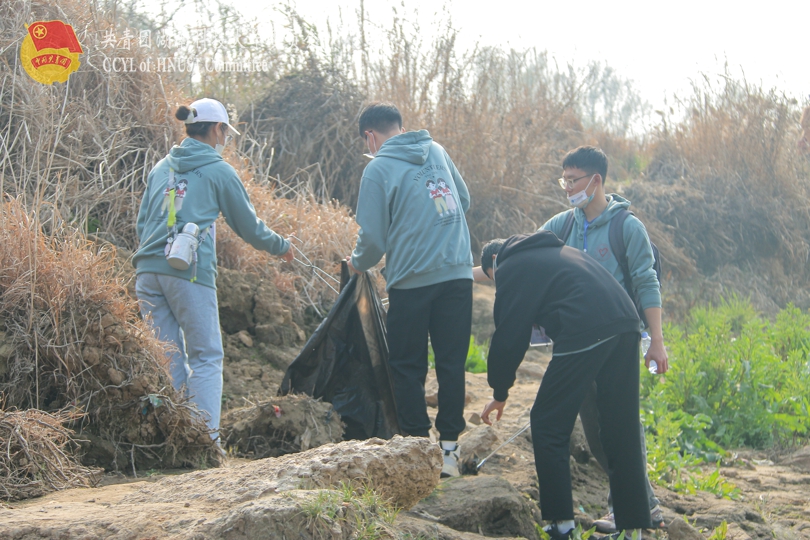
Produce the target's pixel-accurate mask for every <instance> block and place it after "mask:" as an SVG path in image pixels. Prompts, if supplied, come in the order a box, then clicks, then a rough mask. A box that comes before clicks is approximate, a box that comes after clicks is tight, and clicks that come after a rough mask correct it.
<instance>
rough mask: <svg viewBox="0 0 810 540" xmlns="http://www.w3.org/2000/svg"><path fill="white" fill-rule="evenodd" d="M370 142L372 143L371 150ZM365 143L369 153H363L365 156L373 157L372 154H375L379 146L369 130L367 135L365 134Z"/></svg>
mask: <svg viewBox="0 0 810 540" xmlns="http://www.w3.org/2000/svg"><path fill="white" fill-rule="evenodd" d="M369 137H371V139H369ZM372 142H373V144H374V150H373V151H372V150H371V146H372V144H371V143H372ZM366 145H367V146H368V151H369V153H367V154H363V155H364V156H366V157H367V158H370V159H373V158H374V156H376V155H377V152H379V150H380V149H379V148H377V139H375V138H374V133H372V132H369V133H368V135H366Z"/></svg>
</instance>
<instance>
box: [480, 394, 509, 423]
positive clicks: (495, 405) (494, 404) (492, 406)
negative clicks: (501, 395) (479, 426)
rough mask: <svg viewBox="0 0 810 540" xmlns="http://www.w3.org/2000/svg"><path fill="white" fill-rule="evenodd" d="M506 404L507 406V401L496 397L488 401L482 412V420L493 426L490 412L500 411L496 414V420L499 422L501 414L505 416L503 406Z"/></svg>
mask: <svg viewBox="0 0 810 540" xmlns="http://www.w3.org/2000/svg"><path fill="white" fill-rule="evenodd" d="M505 406H506V402H505V401H498V400H496V399H493V400H492V401H490V402H489V403H487V406H486V407H484V411H483V412H482V413H481V420H483V421H484V423H485V424H486V425H488V426H491V425H492V421H491V420H490V419H489V413H491V412H493V411H498V414H497V415H496V416H495V421H496V422H497V421H498V420H500V419H501V416H503V408H504V407H505Z"/></svg>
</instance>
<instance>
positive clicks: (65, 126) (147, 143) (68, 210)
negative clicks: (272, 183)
mask: <svg viewBox="0 0 810 540" xmlns="http://www.w3.org/2000/svg"><path fill="white" fill-rule="evenodd" d="M43 19H44V20H49V19H58V20H68V21H70V23H71V24H72V25H73V27H74V29H75V30H76V33H77V36H78V38H79V41H80V42H81V44H82V47H83V49H84V53H83V54H82V56H81V63H82V65H81V67H80V68H79V70H78V71H77V72H76V73H73V74H72V75H71V76H70V79H69V80H68V82H67V83H66V84H54V85H43V84H39V83H37V82H35V81H33V80H31V78H30V77H29V76H28V75H27V74H26V73H25V72H23V70H22V67H21V66H20V54H19V52H20V51H19V47H20V43H21V41H22V37H23V35H24V34H25V24H30V23H31V22H33V21H36V20H43ZM0 20H1V21H2V25H0V148H2V151H0V193H8V194H10V195H12V196H14V197H20V199H21V200H22V201H24V202H25V204H26V205H27V206H28V207H29V208H38V209H39V213H40V215H39V219H40V220H41V222H42V223H43V226H46V227H54V228H58V227H59V226H60V223H56V222H54V221H55V220H61V221H65V222H68V223H70V224H72V225H73V226H75V227H77V228H79V229H82V230H84V231H87V232H95V231H99V234H100V235H102V236H103V237H104V238H105V239H106V240H108V241H112V242H113V243H115V244H117V245H120V246H124V247H127V248H128V249H130V250H131V249H134V248H135V247H136V245H137V238H136V235H135V218H136V215H137V210H138V205H139V203H140V192H141V191H142V189H143V185H144V181H145V179H146V175H147V174H148V172H149V170H150V169H151V168H152V166H153V165H154V164H155V163H156V162H157V161H158V160H159V159H161V158H163V156H165V155H166V152H167V151H168V150H169V148H170V146H171V144H172V143H173V142H174V141H175V140H177V139H178V135H179V131H178V130H179V127H180V125H179V122H175V121H172V119H171V115H172V114H173V111H172V110H170V109H171V107H173V106H174V104H175V103H179V102H184V98H183V97H182V96H180V95H179V94H178V92H177V91H176V90H175V88H176V86H175V83H174V81H173V79H172V74H170V73H163V74H158V73H154V72H142V71H137V72H134V73H131V72H130V73H115V72H113V71H107V70H105V69H104V67H103V66H104V65H105V64H104V62H105V60H108V59H110V58H113V57H115V56H116V55H122V56H128V57H129V56H131V57H133V58H135V64H136V65H137V63H138V62H140V61H141V60H142V59H143V55H142V54H141V53H140V51H139V50H138V49H132V50H118V49H114V48H107V47H102V46H99V45H98V44H97V38H98V37H99V36H102V35H103V34H104V32H105V31H108V30H109V31H114V30H115V26H114V23H113V19H112V17H111V16H110V14H107V13H105V12H104V11H103V10H95V9H91V8H89V7H88V5H87V3H86V2H82V1H79V0H61V1H60V2H58V3H54V2H51V1H46V0H33V1H29V0H8V1H3V2H0Z"/></svg>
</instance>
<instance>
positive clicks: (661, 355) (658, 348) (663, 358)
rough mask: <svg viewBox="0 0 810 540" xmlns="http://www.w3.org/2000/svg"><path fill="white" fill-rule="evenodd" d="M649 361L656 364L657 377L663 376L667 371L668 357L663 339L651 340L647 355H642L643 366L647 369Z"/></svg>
mask: <svg viewBox="0 0 810 540" xmlns="http://www.w3.org/2000/svg"><path fill="white" fill-rule="evenodd" d="M651 360H655V361H656V363H657V364H658V373H657V374H658V375H663V374H664V373H666V372H667V371H668V370H669V357H668V356H667V349H666V347H664V340H663V339H653V340H652V342H651V343H650V348H649V349H648V350H647V354H645V355H644V365H645V366H647V368H648V369H649V367H650V361H651Z"/></svg>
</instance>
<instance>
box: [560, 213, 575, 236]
mask: <svg viewBox="0 0 810 540" xmlns="http://www.w3.org/2000/svg"><path fill="white" fill-rule="evenodd" d="M572 230H574V211H573V210H569V211H568V215H567V216H565V223H563V228H562V230H561V231H560V240H562V241H563V244H567V243H568V237H569V236H571V231H572Z"/></svg>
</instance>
